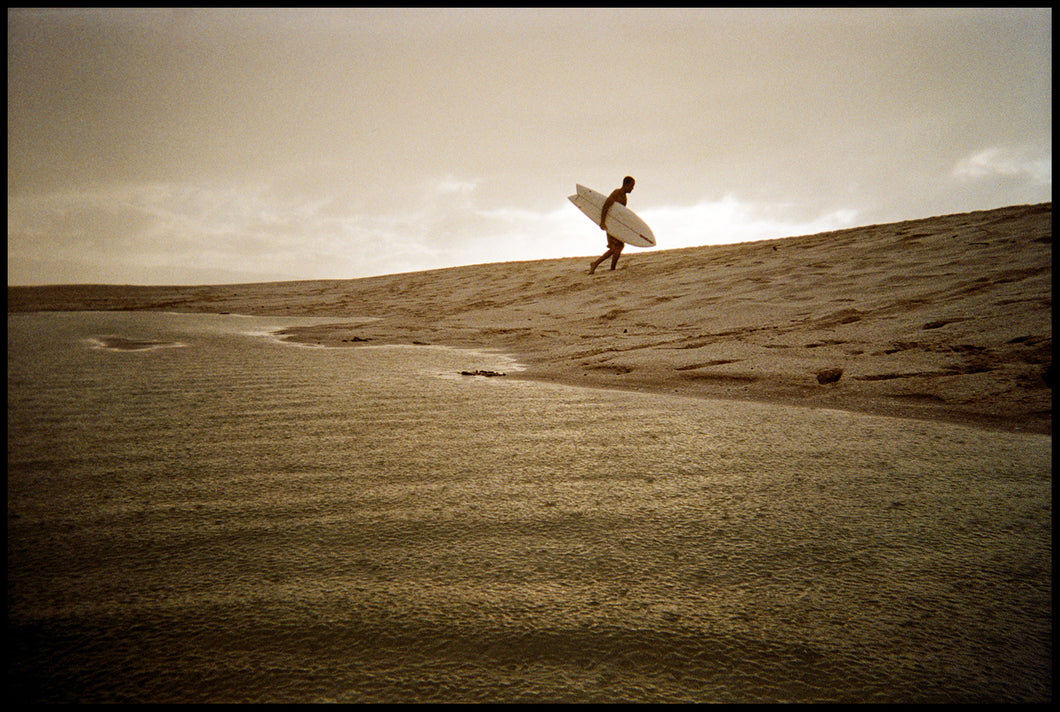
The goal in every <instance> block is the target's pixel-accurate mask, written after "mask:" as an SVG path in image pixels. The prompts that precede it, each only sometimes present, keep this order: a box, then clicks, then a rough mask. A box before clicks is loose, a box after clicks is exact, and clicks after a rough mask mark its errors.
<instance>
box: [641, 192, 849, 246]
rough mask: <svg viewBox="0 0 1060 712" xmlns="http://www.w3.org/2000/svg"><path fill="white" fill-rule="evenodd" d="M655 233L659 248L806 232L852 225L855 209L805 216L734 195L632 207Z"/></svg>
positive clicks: (791, 207) (784, 206) (786, 206)
mask: <svg viewBox="0 0 1060 712" xmlns="http://www.w3.org/2000/svg"><path fill="white" fill-rule="evenodd" d="M638 214H639V215H640V216H641V217H642V218H644V220H645V222H647V223H648V224H649V225H650V226H651V227H652V231H653V232H654V233H655V237H656V239H657V240H658V241H659V246H660V247H667V248H669V247H696V246H700V245H720V244H726V243H733V242H754V241H757V240H771V239H776V238H781V237H794V236H797V235H812V234H815V233H818V232H828V231H830V230H838V229H841V228H845V227H853V226H854V225H855V221H856V220H857V218H858V212H857V211H856V210H853V209H849V208H840V209H835V210H830V211H825V212H820V213H817V214H812V215H809V216H804V215H800V211H799V210H798V209H797V208H796V206H794V205H791V204H781V203H764V202H754V201H743V200H740V199H738V198H737V197H735V196H734V195H731V194H730V195H726V196H724V197H723V198H721V199H720V200H714V201H705V202H700V203H697V204H694V205H689V206H668V207H657V208H645V209H644V210H642V211H638Z"/></svg>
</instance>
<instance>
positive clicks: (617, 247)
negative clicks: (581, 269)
mask: <svg viewBox="0 0 1060 712" xmlns="http://www.w3.org/2000/svg"><path fill="white" fill-rule="evenodd" d="M625 244H626V243H624V242H622V241H621V240H616V239H615V238H613V237H611V236H610V235H608V236H607V252H605V253H604V254H602V255H600V257H599V258H598V259H597V260H595V261H594V262H591V263H590V264H589V274H592V273H593V272H595V271H596V268H597V267H599V266H600V263H601V262H603V261H604V260H606V259H607V258H608V257H610V258H611V269H612V270H614V269H615V268H616V267H617V266H618V258H619V257H621V256H622V248H623V247H625Z"/></svg>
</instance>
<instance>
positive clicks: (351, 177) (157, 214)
mask: <svg viewBox="0 0 1060 712" xmlns="http://www.w3.org/2000/svg"><path fill="white" fill-rule="evenodd" d="M1051 22H1052V13H1051V11H1050V10H1047V9H1029V10H1028V9H999V10H989V9H982V10H956V9H947V10H901V9H887V10H766V9H761V10H711V9H705V10H696V9H678V10H656V9H620V10H609V9H597V10H574V9H550V10H542V9H532V10H517V9H496V10H485V9H483V10H453V9H436V10H403V9H380V10H365V9H353V10H309V9H307V10H272V9H270V10H248V9H237V10H212V9H193V10H165V9H156V10H144V11H139V10H137V11H133V10H87V9H86V10H16V11H12V10H9V11H8V25H7V27H8V29H7V39H8V50H7V52H8V54H7V68H8V85H7V86H8V88H7V97H8V169H7V171H8V172H7V175H8V189H7V190H8V208H7V217H8V228H7V229H8V233H7V236H8V237H7V239H8V284H51V283H117V284H215V283H232V282H256V281H273V280H293V279H318V278H339V279H344V278H354V277H363V276H369V275H375V274H386V273H395V272H406V271H414V270H423V269H432V268H435V267H448V266H455V265H466V264H476V263H482V262H502V261H511V260H526V259H542V258H551V257H566V256H576V255H584V256H587V257H592V256H598V255H599V254H601V253H602V252H603V251H604V249H605V248H606V244H605V240H604V237H603V234H602V233H601V231H600V230H599V229H598V228H596V227H595V226H594V225H593V224H592V223H591V222H589V220H588V219H587V218H586V217H585V216H584V215H582V213H581V212H580V211H578V209H577V208H575V207H574V206H573V205H572V204H571V203H570V202H569V201H568V200H567V196H568V195H570V194H572V193H573V192H574V186H575V184H576V183H582V184H584V185H587V186H589V187H591V188H594V189H596V190H598V191H600V192H603V193H607V192H609V191H611V190H612V189H614V188H616V187H618V186H619V185H620V184H621V181H622V177H623V176H625V175H626V174H631V175H633V176H634V177H635V178H636V179H637V186H636V189H635V190H634V192H633V193H632V194H631V195H630V197H629V207H630V208H632V209H633V210H634V211H636V212H637V213H638V214H639V215H640V216H641V217H642V218H644V219H645V221H647V222H648V224H649V225H651V226H652V228H653V230H654V232H655V235H656V238H657V239H658V243H659V247H658V248H656V249H667V248H675V247H688V246H693V245H707V244H717V243H723V242H738V241H745V240H758V239H770V238H777V237H787V236H791V235H799V234H808V233H814V232H821V231H824V230H831V229H836V228H841V227H851V226H858V225H867V224H873V223H881V222H891V221H895V220H906V219H914V218H921V217H930V216H933V215H941V214H947V213H954V212H966V211H970V210H978V209H988V208H996V207H1002V206H1006V205H1013V204H1020V203H1039V202H1045V201H1051V200H1052V168H1051V165H1052V140H1051V131H1052V111H1051V99H1052V97H1051V85H1052V75H1051V61H1052V57H1051V55H1052V33H1051ZM635 251H636V248H629V250H627V252H630V253H632V252H635Z"/></svg>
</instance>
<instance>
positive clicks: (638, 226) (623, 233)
mask: <svg viewBox="0 0 1060 712" xmlns="http://www.w3.org/2000/svg"><path fill="white" fill-rule="evenodd" d="M577 189H578V194H577V195H569V196H567V200H569V201H570V202H572V203H574V204H575V205H577V206H578V209H579V210H581V211H582V212H583V213H585V214H586V215H587V216H588V217H589V219H590V220H592V221H593V222H594V223H596V224H597V225H599V224H600V211H601V210H603V209H604V201H605V200H607V196H606V195H604V194H603V193H597V192H596V191H595V190H593V189H592V188H586V187H585V186H584V185H580V184H579V185H578V186H577ZM606 227H607V233H608V234H609V235H611V236H612V237H614V238H616V239H618V240H621V241H622V242H625V243H627V244H630V245H636V246H637V247H655V235H654V234H653V233H652V231H651V228H650V227H648V224H647V223H645V222H644V221H643V220H641V219H640V218H639V217H637V214H636V213H634V212H633V211H632V210H630V209H629V208H627V207H626V206H625V205H622V204H621V203H612V204H611V207H610V208H608V209H607V226H606Z"/></svg>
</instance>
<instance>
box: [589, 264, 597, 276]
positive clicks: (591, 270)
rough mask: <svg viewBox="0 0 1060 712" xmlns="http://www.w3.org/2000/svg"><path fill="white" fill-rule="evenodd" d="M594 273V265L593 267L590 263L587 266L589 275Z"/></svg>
mask: <svg viewBox="0 0 1060 712" xmlns="http://www.w3.org/2000/svg"><path fill="white" fill-rule="evenodd" d="M595 271H596V265H595V264H592V263H590V264H589V274H592V273H593V272H595Z"/></svg>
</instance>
